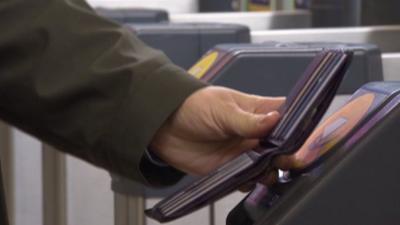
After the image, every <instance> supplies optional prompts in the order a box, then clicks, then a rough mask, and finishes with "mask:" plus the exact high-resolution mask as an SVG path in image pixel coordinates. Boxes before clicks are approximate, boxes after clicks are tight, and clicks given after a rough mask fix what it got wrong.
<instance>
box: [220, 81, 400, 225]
mask: <svg viewBox="0 0 400 225" xmlns="http://www.w3.org/2000/svg"><path fill="white" fill-rule="evenodd" d="M399 118H400V82H372V83H368V84H366V85H364V86H362V87H361V88H360V89H359V90H357V91H356V92H355V93H354V94H353V96H352V97H351V98H350V99H349V100H348V101H347V103H346V104H345V105H344V106H343V107H341V108H340V109H339V110H337V111H336V112H335V113H333V114H332V115H331V116H330V117H328V118H327V119H326V120H325V121H323V122H322V123H321V124H320V126H319V127H317V128H316V129H315V130H314V132H313V133H312V134H311V135H310V137H309V138H308V139H307V140H306V142H305V144H304V145H303V146H302V147H301V148H300V149H299V150H298V151H297V152H296V153H294V155H295V158H296V160H295V161H294V162H293V164H292V170H290V171H284V172H282V173H281V174H282V175H281V176H280V179H279V181H278V183H276V184H274V185H272V186H270V187H266V186H264V185H261V184H257V186H256V188H255V190H254V191H253V192H251V193H250V194H249V195H248V196H247V197H246V198H245V199H244V200H243V201H242V202H241V203H240V204H239V205H238V206H236V207H235V209H234V210H232V211H231V213H230V215H229V217H228V219H227V224H228V225H236V224H237V225H239V224H240V225H249V224H255V225H269V224H271V225H272V224H282V225H294V224H296V225H302V224H304V225H305V224H307V225H314V224H315V225H317V224H318V225H320V224H363V225H373V224H385V225H391V224H393V225H394V224H399V221H400V208H399V199H400V194H399V192H398V190H399V188H400V164H399V163H398V156H399V151H398V149H397V146H398V142H399V141H398V140H399V138H400V132H399V129H400V126H399V125H400V119H399Z"/></svg>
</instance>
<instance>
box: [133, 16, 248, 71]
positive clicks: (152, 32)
mask: <svg viewBox="0 0 400 225" xmlns="http://www.w3.org/2000/svg"><path fill="white" fill-rule="evenodd" d="M127 26H129V27H130V28H132V30H133V31H134V32H135V33H136V34H137V35H138V37H139V38H140V39H141V40H143V41H144V42H145V43H146V44H148V45H150V46H152V47H154V48H156V49H160V50H162V51H163V52H164V53H165V54H166V55H167V56H168V57H169V58H170V59H171V60H172V61H173V62H174V63H175V64H177V65H179V66H181V67H183V68H185V69H188V68H189V67H190V66H191V65H193V64H194V63H195V62H196V61H197V60H198V59H199V58H200V57H201V56H202V55H203V54H204V53H205V52H207V50H209V49H210V48H212V47H214V46H215V45H217V44H222V43H248V42H250V31H249V29H248V28H247V27H246V26H243V25H236V24H219V23H182V24H175V23H167V24H156V23H155V24H135V25H127Z"/></svg>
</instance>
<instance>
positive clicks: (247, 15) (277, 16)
mask: <svg viewBox="0 0 400 225" xmlns="http://www.w3.org/2000/svg"><path fill="white" fill-rule="evenodd" d="M170 19H171V22H174V23H200V22H202V23H204V22H209V23H210V22H215V21H218V23H235V24H242V25H246V26H248V27H249V28H250V29H251V30H252V31H254V30H270V29H294V28H308V27H311V13H310V12H309V11H306V10H293V11H272V12H270V11H268V12H225V13H217V12H214V13H182V14H171V16H170Z"/></svg>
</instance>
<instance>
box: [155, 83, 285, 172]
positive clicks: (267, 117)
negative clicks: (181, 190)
mask: <svg viewBox="0 0 400 225" xmlns="http://www.w3.org/2000/svg"><path fill="white" fill-rule="evenodd" d="M284 100H285V99H284V98H271V97H270V98H267V97H260V96H256V95H248V94H244V93H241V92H239V91H235V90H232V89H228V88H223V87H216V86H210V87H206V88H203V89H200V90H198V91H197V92H195V93H193V94H192V95H191V96H189V98H187V99H186V101H185V102H184V103H183V104H182V106H181V107H180V108H179V109H178V110H177V111H176V112H175V113H174V114H173V115H172V116H171V117H170V118H169V119H168V120H167V121H166V122H165V123H164V125H163V126H162V127H161V128H160V129H159V131H158V132H157V134H156V135H155V137H154V138H153V140H152V142H151V144H150V146H151V149H152V151H154V152H155V153H156V154H157V155H158V156H159V157H160V158H161V159H162V160H164V161H165V162H166V163H168V164H169V165H171V166H173V167H175V168H177V169H179V170H181V171H184V172H186V173H188V174H192V175H205V174H207V173H209V172H211V171H212V170H214V169H216V168H217V167H218V166H221V165H222V164H224V163H225V162H227V161H230V160H232V159H233V158H235V157H236V156H238V155H239V154H241V153H243V152H245V151H248V150H250V149H252V148H254V147H256V146H257V145H258V143H259V138H261V137H264V136H266V135H267V134H268V132H269V131H270V130H271V129H272V128H273V127H274V126H275V124H276V123H277V121H278V120H279V113H278V112H277V111H276V110H277V109H278V108H279V107H280V106H281V105H282V104H283V102H284Z"/></svg>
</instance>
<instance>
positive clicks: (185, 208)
mask: <svg viewBox="0 0 400 225" xmlns="http://www.w3.org/2000/svg"><path fill="white" fill-rule="evenodd" d="M351 58H352V53H351V52H350V51H344V50H342V49H329V50H323V51H321V52H320V53H318V54H317V55H316V57H315V58H314V59H313V60H312V62H311V63H310V64H309V66H308V67H307V69H306V70H305V72H304V74H303V75H302V77H301V78H300V79H299V80H298V82H297V83H296V85H295V86H294V88H293V89H292V91H291V92H290V94H289V96H288V98H287V100H286V103H285V104H284V105H283V107H281V109H279V111H280V113H281V115H282V117H281V119H280V121H279V122H278V124H277V125H276V127H275V128H274V129H273V131H272V132H271V134H270V135H268V136H267V137H265V138H263V139H262V140H260V146H261V148H260V149H261V150H260V149H258V150H250V151H248V152H246V153H243V154H241V155H240V156H238V157H237V158H235V159H233V160H232V161H230V162H228V163H226V164H224V165H223V166H221V167H220V168H219V169H217V170H215V171H213V172H211V173H210V174H208V175H207V176H204V177H203V178H201V179H200V180H198V181H196V182H194V183H192V184H190V185H189V186H187V187H186V188H184V189H182V190H180V191H178V192H177V193H175V194H173V195H172V196H170V197H167V198H166V199H164V200H162V201H160V202H159V203H157V204H156V205H155V206H154V207H153V208H152V209H149V210H146V215H147V216H149V217H151V218H153V219H156V220H157V221H159V222H168V221H171V220H174V219H177V218H179V217H182V216H185V215H187V214H189V213H191V212H193V211H196V210H197V209H200V208H202V207H204V206H205V205H207V204H209V203H211V202H213V201H216V200H218V199H220V198H222V197H224V196H225V195H227V194H229V193H231V192H233V191H234V190H236V189H238V188H239V187H240V186H241V185H243V184H245V183H247V182H250V181H254V180H257V178H259V177H260V176H261V175H262V174H264V173H265V172H266V171H267V170H268V169H270V162H271V160H272V158H273V157H274V156H276V155H280V154H289V153H292V152H294V151H296V150H297V149H298V148H299V147H300V146H301V145H302V144H303V143H304V141H305V140H306V138H307V137H308V136H309V135H310V133H311V132H312V131H313V129H314V128H315V126H316V125H317V124H318V123H319V121H320V119H321V118H322V116H323V114H324V113H325V111H326V110H327V108H328V106H329V105H330V103H331V101H332V99H333V97H334V96H335V93H336V91H337V89H338V87H339V85H340V83H341V81H342V79H343V76H344V74H345V71H346V69H347V67H348V65H349V62H350V60H351Z"/></svg>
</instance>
